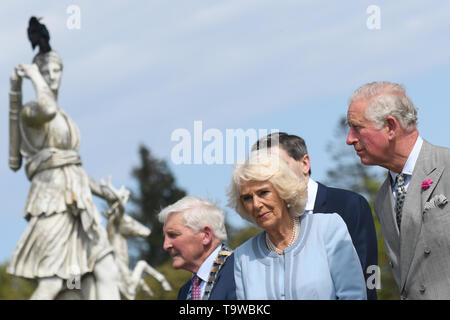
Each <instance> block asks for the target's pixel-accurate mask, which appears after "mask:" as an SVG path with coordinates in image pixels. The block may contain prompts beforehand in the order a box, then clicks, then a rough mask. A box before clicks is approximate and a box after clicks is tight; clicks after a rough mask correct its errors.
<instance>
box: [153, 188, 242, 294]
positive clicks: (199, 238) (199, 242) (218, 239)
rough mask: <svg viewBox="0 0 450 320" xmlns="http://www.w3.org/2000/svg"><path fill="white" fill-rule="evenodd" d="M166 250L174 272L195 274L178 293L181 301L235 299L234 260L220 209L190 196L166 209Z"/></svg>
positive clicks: (163, 219) (161, 217) (162, 216)
mask: <svg viewBox="0 0 450 320" xmlns="http://www.w3.org/2000/svg"><path fill="white" fill-rule="evenodd" d="M158 218H159V221H160V222H161V223H164V250H166V251H168V252H169V253H170V255H171V257H172V259H173V263H172V266H173V267H174V268H175V269H184V270H187V271H189V272H192V278H191V279H189V281H187V282H186V283H185V284H184V285H183V286H182V287H181V289H180V291H179V292H178V299H179V300H236V285H235V282H234V257H233V253H232V250H231V249H230V248H228V247H227V246H226V245H225V241H226V240H227V232H226V230H225V216H224V213H223V211H222V210H221V209H219V208H218V207H216V206H215V205H213V204H211V203H209V202H207V201H205V200H202V199H200V198H196V197H191V196H187V197H184V198H182V199H181V200H178V201H177V202H175V203H174V204H172V205H170V206H168V207H166V208H165V209H163V210H162V211H161V212H160V213H159V215H158Z"/></svg>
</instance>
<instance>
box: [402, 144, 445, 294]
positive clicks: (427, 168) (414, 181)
mask: <svg viewBox="0 0 450 320" xmlns="http://www.w3.org/2000/svg"><path fill="white" fill-rule="evenodd" d="M432 153H433V149H432V145H430V144H429V143H428V142H426V141H425V140H424V142H423V145H422V150H421V151H420V153H419V157H418V158H417V162H416V165H415V167H414V171H413V175H412V178H411V181H410V183H409V186H408V191H407V195H406V200H405V204H404V206H403V210H402V222H401V234H400V259H401V264H400V266H401V272H400V274H401V284H402V286H401V288H402V289H403V287H404V285H405V283H406V278H407V275H408V272H409V269H410V266H411V262H412V259H413V257H414V252H415V249H416V246H417V240H418V239H419V234H420V230H421V227H422V214H423V208H424V205H425V202H427V201H428V199H429V198H430V196H431V194H432V192H433V190H434V188H435V187H436V185H437V183H438V181H439V178H440V177H441V174H442V172H443V169H444V168H443V167H438V166H436V164H435V163H434V161H433V158H434V157H432ZM426 179H431V180H433V183H432V184H431V186H430V187H429V188H428V189H427V190H422V182H423V181H424V180H426Z"/></svg>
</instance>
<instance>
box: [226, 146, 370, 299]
mask: <svg viewBox="0 0 450 320" xmlns="http://www.w3.org/2000/svg"><path fill="white" fill-rule="evenodd" d="M306 188H307V184H306V181H305V180H303V179H301V178H299V177H298V176H297V175H295V173H294V172H293V171H291V169H290V168H289V166H288V164H287V163H286V162H285V161H284V160H282V159H281V158H280V157H279V155H278V154H276V153H268V150H267V149H265V150H262V151H256V152H253V153H252V154H251V155H250V157H249V159H248V160H247V161H246V162H245V163H243V164H241V165H238V166H236V167H235V169H234V171H233V175H232V183H231V186H230V188H229V191H228V196H229V203H228V204H229V206H230V207H232V208H234V209H235V210H236V211H237V212H238V213H239V215H240V216H241V217H242V218H244V219H246V220H248V221H250V222H251V223H253V224H255V225H256V226H258V227H260V228H262V229H263V230H264V231H263V232H261V233H260V234H258V235H256V236H255V237H253V238H251V239H249V240H248V241H247V242H245V243H244V244H242V245H241V246H239V247H238V248H237V249H236V250H235V265H234V271H235V281H236V295H237V298H238V299H244V300H255V299H256V300H265V299H269V300H274V299H287V300H296V299H366V288H365V281H364V276H363V273H362V269H361V264H360V262H359V259H358V255H357V253H356V251H355V248H354V247H353V244H352V240H351V238H350V235H349V233H348V230H347V227H346V225H345V223H344V222H343V220H342V218H341V217H340V216H339V215H338V214H334V213H333V214H314V215H312V214H303V212H304V208H305V204H306V198H307V192H306V191H307V190H306Z"/></svg>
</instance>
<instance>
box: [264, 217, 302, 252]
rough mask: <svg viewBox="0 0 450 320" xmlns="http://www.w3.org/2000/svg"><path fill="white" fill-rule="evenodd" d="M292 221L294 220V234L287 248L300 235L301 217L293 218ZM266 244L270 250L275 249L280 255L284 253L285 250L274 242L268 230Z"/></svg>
mask: <svg viewBox="0 0 450 320" xmlns="http://www.w3.org/2000/svg"><path fill="white" fill-rule="evenodd" d="M292 221H293V222H294V225H293V227H292V236H291V240H290V241H289V243H288V245H287V247H286V248H289V247H290V246H291V245H292V244H293V243H294V242H295V240H297V238H298V235H299V233H300V219H298V218H292ZM266 245H267V248H268V249H269V250H270V251H275V252H276V253H277V254H278V255H279V256H281V255H282V254H283V253H284V250H280V249H278V248H277V247H276V246H275V245H274V244H273V242H272V241H270V238H269V234H268V233H267V232H266Z"/></svg>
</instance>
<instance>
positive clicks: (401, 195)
mask: <svg viewBox="0 0 450 320" xmlns="http://www.w3.org/2000/svg"><path fill="white" fill-rule="evenodd" d="M405 179H406V174H404V173H402V174H399V175H397V179H396V184H397V189H396V190H395V194H396V196H397V200H396V202H395V213H396V220H397V225H398V230H400V224H401V222H402V208H403V204H404V203H405V198H406V189H405Z"/></svg>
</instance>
